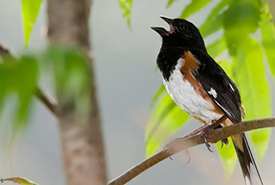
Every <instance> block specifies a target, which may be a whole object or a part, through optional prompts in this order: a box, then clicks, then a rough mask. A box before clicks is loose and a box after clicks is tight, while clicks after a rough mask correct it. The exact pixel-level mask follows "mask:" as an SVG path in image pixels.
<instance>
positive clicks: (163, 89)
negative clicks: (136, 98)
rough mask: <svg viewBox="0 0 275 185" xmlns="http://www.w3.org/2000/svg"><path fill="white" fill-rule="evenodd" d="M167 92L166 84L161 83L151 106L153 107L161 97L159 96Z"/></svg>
mask: <svg viewBox="0 0 275 185" xmlns="http://www.w3.org/2000/svg"><path fill="white" fill-rule="evenodd" d="M164 92H165V87H164V85H161V86H160V87H159V89H158V90H157V91H156V93H155V94H154V96H153V99H152V102H151V104H150V107H153V106H154V105H155V103H156V101H157V100H158V99H159V97H160V96H161V95H162V94H163V93H164Z"/></svg>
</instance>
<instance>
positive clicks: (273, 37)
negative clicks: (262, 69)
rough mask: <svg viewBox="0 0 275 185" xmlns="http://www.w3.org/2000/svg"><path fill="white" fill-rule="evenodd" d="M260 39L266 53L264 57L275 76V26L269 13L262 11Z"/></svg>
mask: <svg viewBox="0 0 275 185" xmlns="http://www.w3.org/2000/svg"><path fill="white" fill-rule="evenodd" d="M261 19H262V21H261V24H260V29H261V39H262V43H263V48H264V51H265V54H266V58H267V61H268V64H269V67H270V70H271V73H272V75H273V77H274V78H275V62H274V61H275V55H274V48H275V26H274V22H273V21H272V19H271V18H270V15H268V14H267V13H263V14H262V16H261Z"/></svg>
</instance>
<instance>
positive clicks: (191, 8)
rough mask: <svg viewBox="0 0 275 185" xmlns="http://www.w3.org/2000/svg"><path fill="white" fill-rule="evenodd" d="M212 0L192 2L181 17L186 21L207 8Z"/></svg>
mask: <svg viewBox="0 0 275 185" xmlns="http://www.w3.org/2000/svg"><path fill="white" fill-rule="evenodd" d="M211 1H212V0H203V1H199V0H192V1H191V3H190V4H188V5H187V6H186V7H185V9H184V10H183V11H182V13H181V15H180V17H181V18H184V19H186V18H187V17H189V16H190V15H192V14H194V13H196V12H197V11H199V10H201V9H202V8H203V7H205V6H206V5H207V4H208V3H209V2H211Z"/></svg>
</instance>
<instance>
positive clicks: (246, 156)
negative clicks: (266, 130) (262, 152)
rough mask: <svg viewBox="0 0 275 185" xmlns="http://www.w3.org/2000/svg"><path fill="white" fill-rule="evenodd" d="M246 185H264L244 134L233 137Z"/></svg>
mask: <svg viewBox="0 0 275 185" xmlns="http://www.w3.org/2000/svg"><path fill="white" fill-rule="evenodd" d="M232 140H233V143H234V147H235V150H236V153H237V156H238V159H239V162H240V165H241V168H242V172H243V176H244V180H245V184H246V185H263V181H262V179H261V176H260V173H259V171H258V168H257V165H256V163H255V160H254V158H253V155H252V153H251V150H250V148H249V145H248V142H247V139H246V137H245V135H244V134H240V135H235V136H232Z"/></svg>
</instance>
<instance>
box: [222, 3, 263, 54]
mask: <svg viewBox="0 0 275 185" xmlns="http://www.w3.org/2000/svg"><path fill="white" fill-rule="evenodd" d="M260 10H261V9H260V7H257V6H256V5H254V4H253V3H252V2H251V1H249V2H238V3H233V4H232V5H231V6H230V7H229V8H228V9H227V10H226V11H225V12H224V16H223V27H224V30H225V34H224V36H225V38H226V42H227V46H228V48H229V53H230V54H231V55H235V54H236V49H237V47H238V45H240V44H241V42H243V41H244V39H243V38H246V37H247V36H248V35H249V34H251V33H254V32H255V31H256V30H257V28H258V26H259V21H260Z"/></svg>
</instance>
